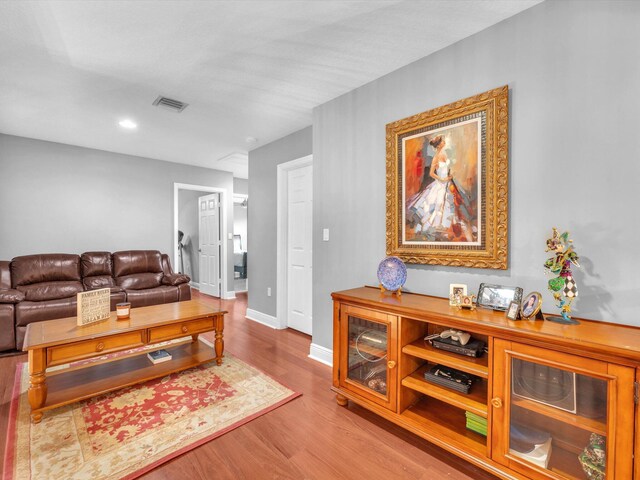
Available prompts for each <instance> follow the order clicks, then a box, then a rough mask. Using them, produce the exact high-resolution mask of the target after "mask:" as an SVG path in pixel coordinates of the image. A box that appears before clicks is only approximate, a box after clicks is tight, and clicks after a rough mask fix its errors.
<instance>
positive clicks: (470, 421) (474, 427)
mask: <svg viewBox="0 0 640 480" xmlns="http://www.w3.org/2000/svg"><path fill="white" fill-rule="evenodd" d="M464 414H465V416H466V417H467V428H468V429H469V430H471V431H473V432H476V433H479V434H480V435H484V436H485V437H486V436H487V419H486V418H483V417H481V416H480V415H476V414H475V413H471V412H464Z"/></svg>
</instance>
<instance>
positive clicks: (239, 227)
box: [233, 193, 249, 293]
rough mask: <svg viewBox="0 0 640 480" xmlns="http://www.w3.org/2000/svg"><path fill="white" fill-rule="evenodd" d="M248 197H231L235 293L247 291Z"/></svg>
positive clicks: (239, 194)
mask: <svg viewBox="0 0 640 480" xmlns="http://www.w3.org/2000/svg"><path fill="white" fill-rule="evenodd" d="M248 210H249V196H248V195H245V194H241V193H234V195H233V290H234V291H235V292H236V293H239V292H246V291H247V290H248V282H249V280H248V268H249V265H248V262H249V248H248V245H247V238H248V236H247V223H248V222H247V220H248V213H249V212H248Z"/></svg>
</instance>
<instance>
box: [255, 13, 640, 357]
mask: <svg viewBox="0 0 640 480" xmlns="http://www.w3.org/2000/svg"><path fill="white" fill-rule="evenodd" d="M639 23H640V2H637V3H634V2H610V1H609V2H597V1H583V2H570V1H562V2H560V1H547V2H544V3H542V4H540V5H537V6H535V7H533V8H531V9H529V10H526V11H524V12H523V13H521V14H519V15H516V16H515V17H512V18H510V19H508V20H506V21H503V22H501V23H499V24H497V25H495V26H493V27H491V28H489V29H487V30H485V31H483V32H480V33H478V34H476V35H474V36H472V37H470V38H467V39H465V40H463V41H461V42H458V43H456V44H454V45H452V46H451V47H448V48H446V49H444V50H442V51H440V52H437V53H435V54H433V55H430V56H429V57H426V58H424V59H421V60H419V61H417V62H415V63H413V64H411V65H408V66H406V67H404V68H402V69H400V70H398V71H395V72H393V73H391V74H389V75H386V76H385V77H382V78H380V79H378V80H376V81H374V82H372V83H369V84H367V85H365V86H363V87H361V88H358V89H356V90H354V91H352V92H350V93H348V94H346V95H343V96H341V97H339V98H337V99H335V100H333V101H331V102H328V103H326V104H323V105H321V106H319V107H318V108H316V109H315V110H314V116H313V155H314V162H313V163H314V185H313V189H314V252H313V253H314V256H313V264H314V272H313V283H314V295H313V320H314V325H313V342H314V343H316V344H319V345H322V346H325V347H329V348H331V347H332V330H331V325H332V310H331V300H330V294H331V292H332V291H335V290H341V289H346V288H351V287H356V286H359V285H364V284H377V278H376V269H377V265H378V263H379V261H380V260H381V259H382V258H383V257H384V255H385V125H386V124H387V123H389V122H392V121H395V120H399V119H402V118H405V117H407V116H409V115H413V114H415V113H419V112H422V111H425V110H428V109H430V108H434V107H437V106H440V105H444V104H447V103H450V102H452V101H455V100H458V99H461V98H465V97H467V96H471V95H474V94H476V93H480V92H483V91H485V90H489V89H491V88H495V87H499V86H501V85H505V84H507V85H509V88H510V90H511V91H510V186H509V188H510V232H509V240H510V249H509V255H510V263H509V270H507V271H495V270H476V269H462V268H450V267H449V268H447V267H439V266H409V272H408V281H407V284H406V287H407V288H408V289H410V290H413V291H416V292H422V293H427V294H433V295H438V296H447V295H448V288H449V284H450V283H466V284H467V285H468V286H469V289H470V290H471V291H472V292H475V291H477V288H478V285H479V284H480V283H481V282H495V283H498V284H503V285H518V286H521V287H523V288H524V290H525V293H526V292H527V291H531V290H537V291H540V292H543V293H544V309H545V310H546V311H554V310H555V308H554V306H553V300H552V298H551V297H550V295H549V294H548V293H547V290H546V278H545V275H544V273H543V268H542V264H543V263H544V261H545V259H546V258H547V254H546V253H545V251H544V250H545V240H546V238H547V237H548V236H549V235H550V233H551V227H554V226H557V227H559V228H562V229H568V230H570V231H571V234H572V238H573V240H574V244H575V247H576V250H577V252H578V253H579V254H580V255H581V264H582V268H581V269H576V272H575V278H576V280H577V282H578V285H579V288H580V296H579V298H578V299H577V301H576V302H575V304H574V305H575V315H576V316H582V317H587V318H595V319H602V320H606V321H610V322H616V323H626V324H634V325H640V316H639V314H638V307H637V296H638V291H640V275H638V268H639V267H640V249H639V248H638V247H637V244H636V242H635V238H636V236H638V235H639V234H640V221H639V220H640V214H639V213H638V211H639V210H638V207H637V206H638V204H639V203H640V194H639V192H640V188H639V187H638V181H639V180H640V135H638V132H637V129H638V121H637V118H638V112H639V111H640V62H639V61H638V45H640V29H638V24H639ZM272 168H273V167H272ZM273 198H275V195H274V196H273ZM254 205H255V204H254ZM270 208H271V207H270ZM253 219H254V221H256V217H253ZM250 223H251V224H252V222H251V217H250ZM252 225H253V224H252ZM322 228H330V229H331V241H329V242H322V241H320V240H321V238H322V233H321V231H322ZM256 230H258V229H257V228H256V229H254V232H256ZM261 305H262V304H261Z"/></svg>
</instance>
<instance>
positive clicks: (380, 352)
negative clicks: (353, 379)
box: [349, 340, 387, 358]
mask: <svg viewBox="0 0 640 480" xmlns="http://www.w3.org/2000/svg"><path fill="white" fill-rule="evenodd" d="M349 350H351V351H353V352H357V351H358V350H360V352H361V353H366V354H367V355H371V356H372V357H376V358H384V357H386V356H387V350H386V349H382V348H377V347H374V346H371V345H367V344H366V343H364V342H362V343H359V344H358V348H356V342H355V340H352V341H350V342H349Z"/></svg>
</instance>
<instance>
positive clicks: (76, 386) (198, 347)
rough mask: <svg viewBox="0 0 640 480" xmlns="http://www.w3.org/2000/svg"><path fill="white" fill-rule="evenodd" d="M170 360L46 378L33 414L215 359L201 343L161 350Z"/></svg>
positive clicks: (129, 361)
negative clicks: (41, 402) (43, 399)
mask: <svg viewBox="0 0 640 480" xmlns="http://www.w3.org/2000/svg"><path fill="white" fill-rule="evenodd" d="M163 348H164V349H165V350H167V351H168V352H169V353H170V354H171V356H172V357H173V358H172V359H171V360H169V361H167V362H162V363H158V364H155V365H154V364H153V363H151V361H150V360H149V358H148V357H147V355H146V354H147V352H146V351H145V352H143V353H141V354H140V355H136V356H131V357H127V358H122V359H118V360H112V361H109V362H107V363H100V364H97V365H92V366H88V367H84V368H81V369H73V370H71V371H68V372H65V371H57V372H51V373H49V374H47V399H46V402H45V404H44V406H42V407H41V408H38V409H34V410H32V412H31V413H32V414H34V413H38V412H43V411H45V410H51V409H53V408H57V407H61V406H63V405H68V404H70V403H74V402H77V401H80V400H85V399H87V398H91V397H95V396H97V395H102V394H104V393H108V392H112V391H114V390H119V389H121V388H124V387H128V386H131V385H136V384H138V383H143V382H146V381H147V380H151V379H154V378H158V377H164V376H165V375H169V374H171V373H174V372H179V371H182V370H186V369H188V368H192V367H196V366H198V365H201V364H203V363H207V362H212V361H215V359H216V354H215V351H214V349H213V348H212V347H210V346H209V345H206V344H204V343H202V342H201V341H199V340H198V341H195V342H189V343H182V344H179V345H176V346H171V347H163Z"/></svg>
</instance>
